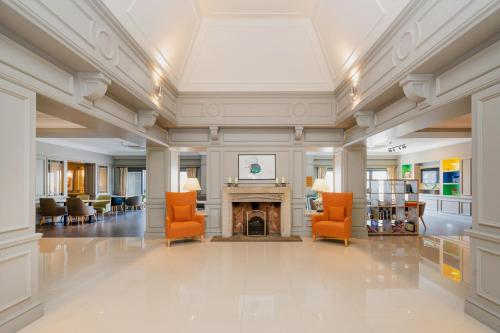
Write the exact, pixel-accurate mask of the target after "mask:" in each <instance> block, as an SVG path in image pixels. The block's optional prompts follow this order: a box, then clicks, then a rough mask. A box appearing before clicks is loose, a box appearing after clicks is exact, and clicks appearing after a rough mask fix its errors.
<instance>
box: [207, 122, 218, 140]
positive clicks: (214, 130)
mask: <svg viewBox="0 0 500 333" xmlns="http://www.w3.org/2000/svg"><path fill="white" fill-rule="evenodd" d="M209 129H210V139H211V140H212V141H218V140H219V126H210V127H209Z"/></svg>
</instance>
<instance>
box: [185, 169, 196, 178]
mask: <svg viewBox="0 0 500 333" xmlns="http://www.w3.org/2000/svg"><path fill="white" fill-rule="evenodd" d="M197 171H198V170H197V169H196V168H186V172H187V177H188V178H196V173H197Z"/></svg>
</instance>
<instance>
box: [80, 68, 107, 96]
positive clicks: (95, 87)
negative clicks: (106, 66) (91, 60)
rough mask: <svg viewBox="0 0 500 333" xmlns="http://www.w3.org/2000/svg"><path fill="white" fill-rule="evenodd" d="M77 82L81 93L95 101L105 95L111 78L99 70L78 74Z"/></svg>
mask: <svg viewBox="0 0 500 333" xmlns="http://www.w3.org/2000/svg"><path fill="white" fill-rule="evenodd" d="M76 83H77V89H78V93H79V95H80V96H81V97H82V98H85V99H88V100H89V101H92V102H93V101H95V100H97V99H99V98H102V97H103V96H104V94H105V93H106V90H107V89H108V86H109V85H110V84H111V79H109V78H108V77H107V76H106V75H104V74H102V73H99V72H96V73H92V72H80V73H77V74H76Z"/></svg>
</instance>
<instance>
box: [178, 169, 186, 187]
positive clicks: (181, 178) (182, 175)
mask: <svg viewBox="0 0 500 333" xmlns="http://www.w3.org/2000/svg"><path fill="white" fill-rule="evenodd" d="M187 178H188V176H187V171H186V170H181V171H179V191H180V192H186V191H184V190H183V188H184V183H185V182H186V179H187Z"/></svg>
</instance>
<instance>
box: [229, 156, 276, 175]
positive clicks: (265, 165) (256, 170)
mask: <svg viewBox="0 0 500 333" xmlns="http://www.w3.org/2000/svg"><path fill="white" fill-rule="evenodd" d="M238 178H239V179H241V180H271V179H276V155H275V154H260V155H255V154H238Z"/></svg>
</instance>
